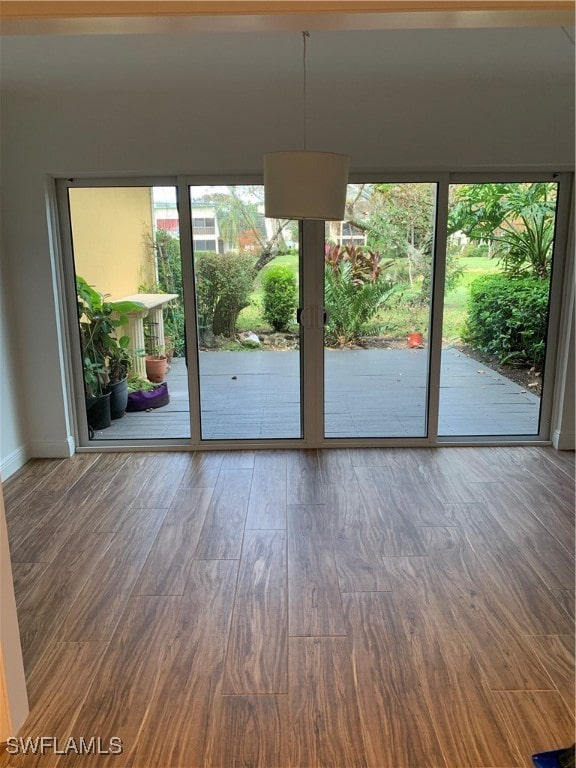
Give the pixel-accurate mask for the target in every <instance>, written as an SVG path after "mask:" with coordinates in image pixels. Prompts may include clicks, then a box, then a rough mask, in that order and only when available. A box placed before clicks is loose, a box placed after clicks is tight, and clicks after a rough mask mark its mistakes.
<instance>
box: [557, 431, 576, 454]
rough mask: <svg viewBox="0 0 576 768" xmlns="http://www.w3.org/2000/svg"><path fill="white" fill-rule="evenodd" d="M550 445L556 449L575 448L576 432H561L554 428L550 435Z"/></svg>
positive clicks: (571, 449)
mask: <svg viewBox="0 0 576 768" xmlns="http://www.w3.org/2000/svg"><path fill="white" fill-rule="evenodd" d="M552 445H553V446H554V448H556V450H557V451H573V450H576V433H574V432H561V431H560V430H559V429H555V430H554V434H553V435H552Z"/></svg>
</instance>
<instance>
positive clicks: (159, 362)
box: [145, 344, 168, 384]
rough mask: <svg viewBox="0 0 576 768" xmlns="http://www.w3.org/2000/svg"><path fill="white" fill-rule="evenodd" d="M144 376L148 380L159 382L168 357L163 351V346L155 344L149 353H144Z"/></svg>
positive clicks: (166, 368)
mask: <svg viewBox="0 0 576 768" xmlns="http://www.w3.org/2000/svg"><path fill="white" fill-rule="evenodd" d="M145 359H146V376H147V377H148V380H149V381H152V382H154V383H155V384H161V383H162V382H163V381H164V378H165V377H166V372H167V370H168V358H167V357H166V354H165V353H164V346H163V345H162V344H159V345H157V346H156V347H155V348H154V351H153V353H152V354H151V355H146V358H145Z"/></svg>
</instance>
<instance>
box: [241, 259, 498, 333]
mask: <svg viewBox="0 0 576 768" xmlns="http://www.w3.org/2000/svg"><path fill="white" fill-rule="evenodd" d="M272 264H282V265H286V266H289V267H290V268H291V269H292V270H293V271H294V273H295V274H296V279H297V280H298V256H297V255H296V254H289V255H287V256H278V257H277V258H276V259H274V261H273V262H271V264H270V265H269V266H272ZM460 267H461V268H462V270H463V274H462V276H461V277H460V279H459V281H458V283H457V285H456V286H455V287H454V288H453V289H452V290H451V291H449V292H448V293H447V294H446V295H445V297H444V323H443V332H442V336H443V338H444V340H445V341H446V342H450V341H456V340H458V339H459V338H460V333H461V330H462V326H463V325H464V321H465V319H466V303H467V300H468V290H469V287H470V283H471V282H472V281H473V280H474V279H475V278H477V277H480V276H481V275H485V274H487V273H489V272H497V271H498V263H497V262H496V261H495V260H494V259H490V258H487V257H483V256H469V257H466V258H462V259H460ZM265 269H267V267H265V268H264V270H265ZM264 270H262V271H264ZM261 277H262V273H260V275H258V277H257V278H256V283H255V286H254V292H253V294H252V297H251V303H250V306H248V307H246V308H245V309H243V310H242V312H241V313H240V316H239V318H238V323H237V327H238V330H239V331H271V330H272V328H271V327H270V326H269V325H268V324H267V323H266V322H265V321H264V319H263V317H262V301H263V295H262V281H261ZM419 290H420V285H419V284H418V283H415V284H414V287H413V288H412V289H410V287H409V286H403V287H400V288H399V290H398V294H397V296H396V297H395V298H394V299H392V302H391V303H390V304H389V305H388V306H386V307H385V308H384V309H383V310H382V312H381V314H380V318H379V324H380V325H381V328H380V330H379V333H378V335H384V336H391V337H404V336H406V335H407V334H408V333H410V332H412V331H420V332H422V333H424V334H426V333H427V331H428V314H429V308H428V307H420V306H418V305H415V304H414V303H413V302H412V301H410V299H414V298H415V297H417V296H418V293H419Z"/></svg>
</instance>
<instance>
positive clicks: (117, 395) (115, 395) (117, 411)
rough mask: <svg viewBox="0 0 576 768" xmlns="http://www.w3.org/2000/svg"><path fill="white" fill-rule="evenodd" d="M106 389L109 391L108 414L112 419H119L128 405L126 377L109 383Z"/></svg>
mask: <svg viewBox="0 0 576 768" xmlns="http://www.w3.org/2000/svg"><path fill="white" fill-rule="evenodd" d="M107 391H108V392H110V416H111V417H112V418H113V419H121V418H122V416H124V414H125V413H126V406H127V405H128V377H125V378H123V379H122V381H116V382H114V384H109V385H108V389H107Z"/></svg>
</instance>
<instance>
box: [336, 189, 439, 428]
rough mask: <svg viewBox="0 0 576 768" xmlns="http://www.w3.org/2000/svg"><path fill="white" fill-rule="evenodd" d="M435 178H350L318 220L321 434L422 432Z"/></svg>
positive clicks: (425, 387)
mask: <svg viewBox="0 0 576 768" xmlns="http://www.w3.org/2000/svg"><path fill="white" fill-rule="evenodd" d="M435 219H436V184H428V183H420V184H416V183H386V184H350V185H349V186H348V194H347V205H346V220H345V221H338V222H328V223H327V224H326V244H325V250H324V307H325V309H326V326H325V335H324V341H325V349H324V397H325V400H324V415H325V436H326V437H327V438H330V437H337V438H341V437H354V438H368V437H369V438H374V437H382V438H392V437H395V438H408V437H425V436H426V434H427V404H428V370H429V343H428V342H429V328H430V301H431V286H432V265H433V262H434V224H435Z"/></svg>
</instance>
